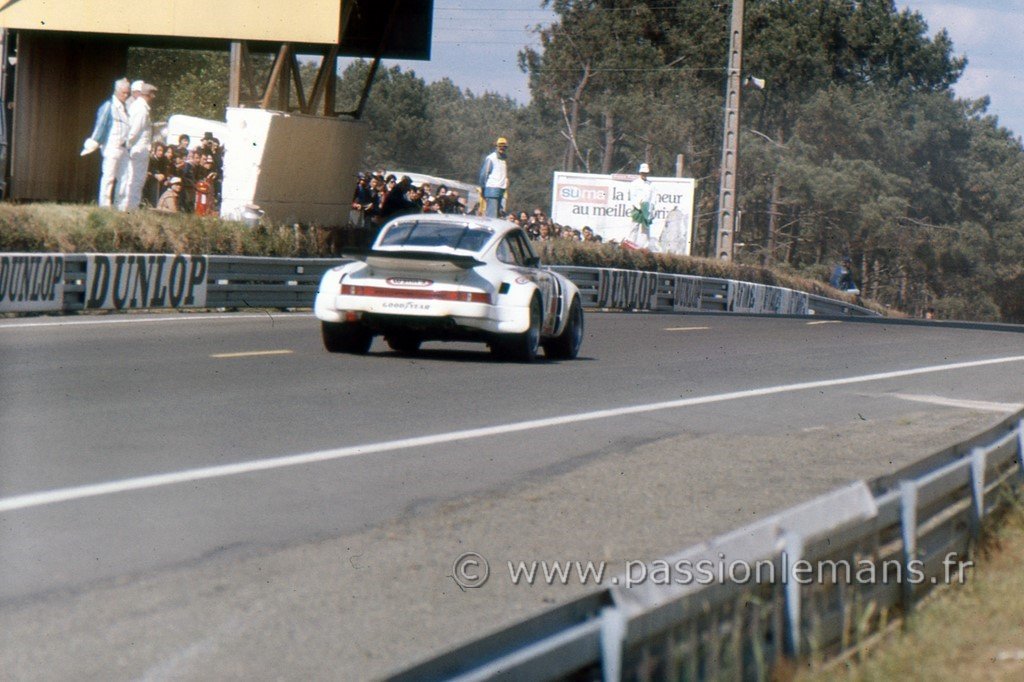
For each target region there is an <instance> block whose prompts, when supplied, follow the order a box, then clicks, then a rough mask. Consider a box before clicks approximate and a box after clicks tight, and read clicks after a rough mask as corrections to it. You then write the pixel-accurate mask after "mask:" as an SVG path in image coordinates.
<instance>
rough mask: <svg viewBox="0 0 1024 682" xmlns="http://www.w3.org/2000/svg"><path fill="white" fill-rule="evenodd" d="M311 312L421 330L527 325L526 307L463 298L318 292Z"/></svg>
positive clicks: (505, 329) (513, 330) (515, 329)
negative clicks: (410, 297) (414, 297)
mask: <svg viewBox="0 0 1024 682" xmlns="http://www.w3.org/2000/svg"><path fill="white" fill-rule="evenodd" d="M313 312H314V313H315V314H316V316H317V317H318V318H319V319H321V320H323V321H325V322H345V321H346V320H347V319H348V318H347V315H348V313H358V314H360V316H365V317H366V319H367V323H368V324H371V326H377V327H385V326H391V327H403V326H404V327H408V326H416V325H418V326H421V327H423V328H424V329H445V328H447V329H451V328H464V329H467V330H476V331H480V332H487V333H492V334H518V333H522V332H524V331H526V330H527V329H528V328H529V326H530V308H529V307H528V306H515V305H489V304H486V303H470V302H464V301H437V300H410V299H400V298H377V297H372V296H342V295H335V296H330V295H323V294H317V297H316V302H315V304H314V306H313ZM389 318H390V319H389Z"/></svg>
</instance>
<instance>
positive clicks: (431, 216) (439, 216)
mask: <svg viewBox="0 0 1024 682" xmlns="http://www.w3.org/2000/svg"><path fill="white" fill-rule="evenodd" d="M418 222H431V223H449V224H452V225H468V226H469V227H470V228H473V227H479V228H485V229H488V230H490V231H491V232H493V233H494V234H495V236H496V237H503V236H505V235H506V234H508V233H509V232H511V231H513V230H518V229H520V227H519V226H518V225H516V224H515V223H513V222H510V221H508V220H504V219H503V218H488V217H486V216H478V215H465V214H458V215H456V214H450V213H411V214H409V215H404V216H400V217H398V218H395V219H393V220H391V221H389V222H388V223H387V224H386V225H385V226H384V229H388V228H390V227H391V226H393V225H398V224H400V223H401V224H404V223H418ZM382 231H383V230H382Z"/></svg>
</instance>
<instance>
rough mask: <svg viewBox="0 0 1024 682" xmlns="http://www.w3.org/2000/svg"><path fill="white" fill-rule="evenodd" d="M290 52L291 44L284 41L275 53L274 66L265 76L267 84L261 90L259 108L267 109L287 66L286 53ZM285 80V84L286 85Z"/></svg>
mask: <svg viewBox="0 0 1024 682" xmlns="http://www.w3.org/2000/svg"><path fill="white" fill-rule="evenodd" d="M290 53H291V46H290V45H288V44H287V43H285V44H284V45H282V46H281V49H280V50H279V51H278V53H277V59H275V60H274V68H272V69H271V70H270V77H269V78H267V86H266V88H264V90H263V99H262V100H261V101H260V108H261V109H269V108H270V102H271V100H272V99H273V97H274V90H275V89H278V88H279V87H280V82H281V80H282V78H281V76H282V74H283V73H284V70H285V68H287V66H288V55H289V54H290ZM287 84H288V83H287V81H285V85H286V86H287Z"/></svg>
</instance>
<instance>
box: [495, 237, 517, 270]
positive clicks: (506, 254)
mask: <svg viewBox="0 0 1024 682" xmlns="http://www.w3.org/2000/svg"><path fill="white" fill-rule="evenodd" d="M494 255H495V256H497V257H498V260H500V261H501V262H502V263H508V264H509V265H516V255H515V251H514V250H513V249H512V245H511V244H510V243H509V238H508V237H505V238H504V239H502V240H501V241H500V242H498V248H497V249H496V250H495V252H494Z"/></svg>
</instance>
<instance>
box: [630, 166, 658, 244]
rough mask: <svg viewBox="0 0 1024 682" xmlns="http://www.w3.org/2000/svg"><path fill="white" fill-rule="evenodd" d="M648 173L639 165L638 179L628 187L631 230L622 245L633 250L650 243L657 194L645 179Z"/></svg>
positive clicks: (650, 183)
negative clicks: (631, 221)
mask: <svg viewBox="0 0 1024 682" xmlns="http://www.w3.org/2000/svg"><path fill="white" fill-rule="evenodd" d="M650 172H651V167H650V166H648V165H647V164H646V163H641V164H640V167H639V168H638V169H637V173H638V174H639V176H640V177H638V178H637V179H636V180H634V181H633V182H631V183H630V185H629V203H630V207H631V210H630V214H629V216H630V218H631V219H632V220H633V229H632V230H630V233H629V236H628V237H627V238H626V240H625V241H624V242H623V245H624V246H628V247H630V248H634V249H646V248H648V247H649V245H650V241H651V223H653V222H654V211H655V203H656V199H657V193H656V192H655V191H654V183H652V182H651V181H650V180H648V179H647V176H648V174H650Z"/></svg>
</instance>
